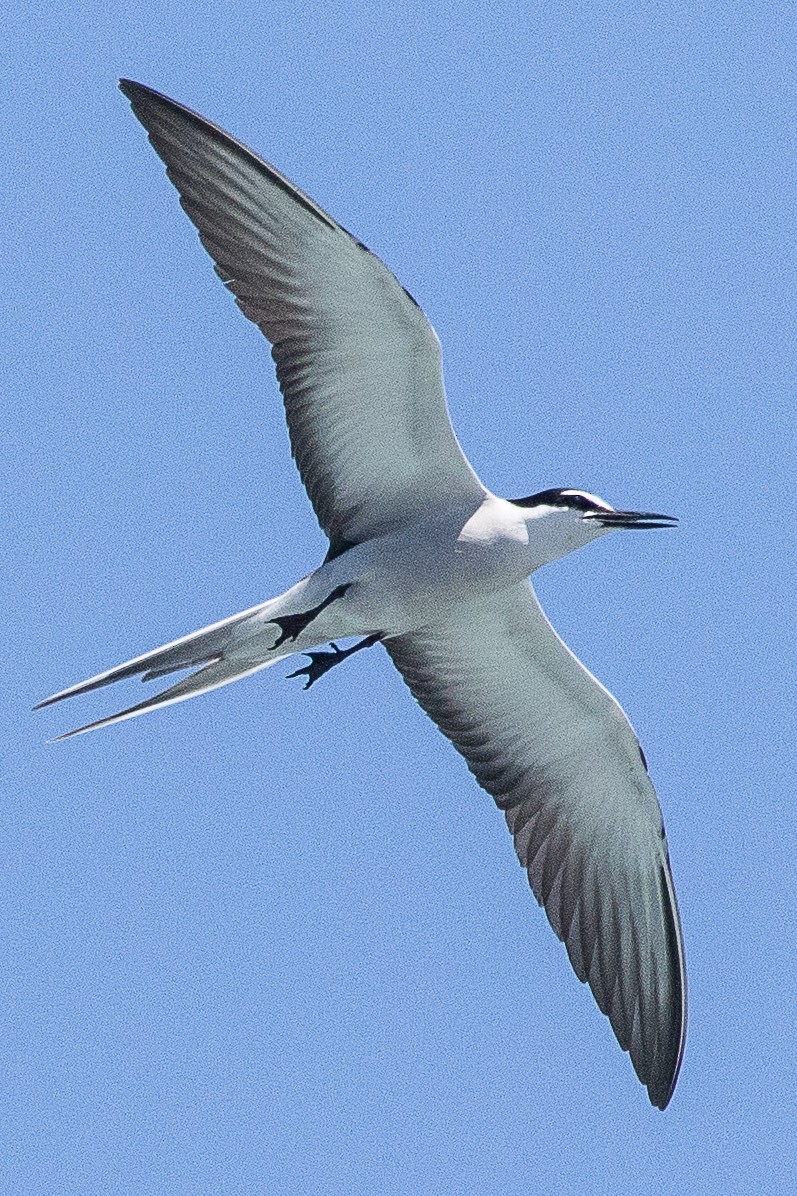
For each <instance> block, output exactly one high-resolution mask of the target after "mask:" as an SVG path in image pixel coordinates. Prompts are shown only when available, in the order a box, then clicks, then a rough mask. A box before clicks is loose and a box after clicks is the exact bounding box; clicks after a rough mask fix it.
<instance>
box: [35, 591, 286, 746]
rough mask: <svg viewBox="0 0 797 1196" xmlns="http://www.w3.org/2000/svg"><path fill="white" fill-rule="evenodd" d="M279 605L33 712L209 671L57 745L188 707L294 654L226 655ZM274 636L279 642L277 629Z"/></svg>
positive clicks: (143, 659)
mask: <svg viewBox="0 0 797 1196" xmlns="http://www.w3.org/2000/svg"><path fill="white" fill-rule="evenodd" d="M278 602H279V600H278V599H277V600H274V599H272V600H271V602H266V603H262V604H261V605H260V606H254V607H252V608H251V609H250V610H245V611H241V613H240V614H237V615H232V616H231V617H230V618H228V619H222V621H221V622H220V623H213V624H212V625H211V626H210V627H203V628H202V629H201V630H199V631H194V632H192V633H191V634H190V635H186V636H183V638H182V639H179V640H175V641H174V642H173V643H171V644H165V645H164V646H163V647H162V648H155V649H154V651H152V652H145V653H144V655H143V656H137V657H135V659H133V660H128V661H126V662H125V664H120V665H117V666H116V668H113V669H108V670H107V672H105V673H98V674H97V676H96V677H90V678H89V680H88V681H81V682H80V683H79V684H78V685H72V686H70V687H69V689H63V690H61V692H60V693H57V694H53V695H52V697H50V698H45V699H44V701H43V702H39V703H38V705H36V706H35V707H34V710H41V709H42V707H44V706H51V705H52V704H53V703H54V702H61V701H63V700H64V698H73V697H75V696H76V695H77V694H84V693H90V692H91V691H92V690H94V689H101V688H102V687H103V686H105V685H112V684H113V682H114V681H123V680H125V679H126V678H128V677H137V676H139V675H140V676H141V680H142V681H151V680H153V679H154V678H156V677H163V676H165V675H167V674H168V673H175V672H179V671H180V670H182V669H189V668H193V667H194V666H196V665H202V666H204V667H202V668H199V669H198V670H197V672H195V673H192V674H191V676H190V677H184V678H183V679H182V680H181V681H178V682H177V683H176V684H175V685H171V686H169V688H168V689H165V690H163V691H162V692H161V693H159V694H155V695H154V696H153V697H151V698H147V699H146V700H145V701H143V702H137V703H136V704H135V705H134V706H129V707H127V709H125V710H120V711H119V712H118V713H117V714H111V715H109V716H108V717H107V718H100V719H97V721H96V722H93V723H87V724H86V725H85V726H83V727H77V728H76V729H75V730H74V731H67V732H66V734H64V735H58V736H57V737H56V738H57V739H69V738H70V737H71V736H72V735H82V734H83V732H84V731H94V730H96V729H97V728H98V727H108V726H110V725H111V724H112V723H119V722H122V721H123V720H124V719H126V718H135V716H136V715H137V714H144V713H145V712H146V711H147V710H154V709H156V708H157V707H158V706H170V705H171V704H172V703H173V702H183V701H185V699H186V698H192V697H194V696H195V695H197V694H201V693H206V692H207V691H208V690H211V689H218V688H219V686H221V685H228V684H229V683H230V682H231V681H236V680H237V679H238V678H239V677H245V676H246V675H247V674H249V673H256V672H257V671H258V669H264V668H266V667H267V666H268V665H270V664H274V663H275V662H276V661H278V660H281V659H282V658H283V657H285V656H290V655H291V654H292V651H293V649H292V648H288V647H286V648H285V649H283V650H278V651H274V652H273V653H272V652H270V651H268V650H266V652H265V658H263V656H262V655H261V657H260V659H258V660H255V661H254V662H253V661H252V659H251V658H249V659H245V660H241V659H239V658H237V657H233V656H228V655H227V650H228V649H229V648H230V646H231V645H233V644H238V643H240V642H241V640H242V639H246V638H247V637H246V636H245V635H243V636H242V635H241V634H240V630H241V627H242V624H244V623H246V622H247V620H249V619H251V618H252V616H254V615H261V616H262V614H263V613H264V612H265V611H266V608H268V607H270V606H272V605H274V606H277V604H278ZM263 622H264V621H263V619H262V618H261V619H259V620H256V626H257V627H258V628H259V629H261V630H262V628H263ZM236 631H238V632H239V634H238V635H236ZM274 635H275V638H276V636H277V628H276V627H275V629H274Z"/></svg>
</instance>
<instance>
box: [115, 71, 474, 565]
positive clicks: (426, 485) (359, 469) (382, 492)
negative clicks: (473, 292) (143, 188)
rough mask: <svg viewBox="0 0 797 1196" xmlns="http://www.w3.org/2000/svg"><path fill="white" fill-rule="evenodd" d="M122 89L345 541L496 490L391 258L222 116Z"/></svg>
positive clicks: (431, 336) (313, 495)
mask: <svg viewBox="0 0 797 1196" xmlns="http://www.w3.org/2000/svg"><path fill="white" fill-rule="evenodd" d="M120 87H121V89H122V91H123V92H124V94H125V95H126V96H127V98H128V99H129V100H130V103H131V105H132V107H133V111H134V113H135V114H136V116H137V117H138V119H139V120H140V121H141V123H142V124H143V125H144V127H145V129H146V130H147V132H148V133H149V139H150V141H151V142H152V145H153V146H154V148H155V150H156V151H157V153H158V154H159V155H160V157H161V158H162V159H163V161H164V162H165V163H166V168H167V173H168V176H169V178H170V179H171V181H172V182H173V183H174V185H175V187H176V188H177V190H178V192H179V193H180V202H181V204H182V206H183V208H184V209H185V211H186V212H187V214H188V216H189V217H190V218H191V220H192V221H193V223H194V224H195V225H196V227H197V229H198V230H199V236H200V239H201V241H202V244H203V245H204V246H205V249H207V251H208V253H209V254H210V255H211V257H212V258H213V260H214V261H215V263H216V270H217V272H218V274H219V275H220V277H221V278H222V279H223V281H224V283H225V285H226V286H227V287H228V288H229V289H230V290H231V291H232V292H233V294H234V295H235V298H236V300H237V303H238V306H239V307H240V308H241V311H242V312H243V313H244V315H245V316H246V317H247V318H248V319H250V320H252V321H253V322H254V323H255V324H257V325H258V327H259V328H260V329H261V330H262V331H263V332H264V333H265V335H266V336H267V337H268V339H269V341H271V344H272V346H273V347H272V356H273V358H274V360H275V362H276V366H277V377H278V379H279V384H280V388H281V390H282V394H283V397H284V400H285V410H286V414H287V420H288V429H289V432H290V438H291V446H292V449H293V455H294V458H295V460H296V464H297V466H298V468H299V472H300V474H301V477H302V481H303V482H304V485H305V487H306V488H307V492H308V494H309V496H310V499H311V501H312V503H313V506H314V508H315V511H316V514H317V516H318V520H319V522H320V524H321V526H322V527H323V528H324V530H325V531H326V533H327V535H328V536H329V537H330V539H331V541H332V547H333V551H339V550H340V549H342V548H343V547H345V546H346V545H347V544H351V543H357V542H359V541H360V540H362V539H365V538H367V537H369V536H373V535H377V534H379V533H380V532H382V531H386V530H390V529H391V528H392V527H395V526H397V525H398V524H401V523H403V522H405V521H406V520H407V519H410V518H412V517H413V515H418V514H422V513H423V512H424V511H425V510H426V509H428V507H429V506H430V505H438V504H439V503H440V502H441V500H443V499H445V498H446V497H447V496H451V497H454V498H461V497H463V498H470V497H471V496H473V499H474V501H475V502H477V503H478V501H480V500H481V498H482V497H483V495H484V488H483V487H482V485H481V483H480V482H479V480H478V478H477V477H476V475H475V473H474V472H473V470H472V469H471V467H470V465H469V464H468V462H467V460H466V458H465V456H464V454H463V452H462V450H461V448H460V446H459V444H458V442H457V439H456V437H455V435H454V431H453V429H452V427H451V423H450V420H449V417H448V410H447V407H446V399H445V391H444V388H443V374H442V363H441V356H440V343H439V341H438V339H437V336H436V334H435V332H434V329H433V328H432V326H431V324H430V323H429V321H428V320H427V319H426V317H425V316H424V314H423V312H422V311H421V309H420V308H419V307H418V305H417V303H416V302H415V300H414V299H413V298H412V297H411V296H410V295H409V294H408V293H407V292H406V291H405V290H404V289H403V287H402V286H401V285H400V284H399V283H398V282H397V281H396V279H395V278H394V276H393V275H392V274H391V273H390V271H389V270H388V269H387V267H386V266H385V265H384V264H383V263H382V262H381V261H380V260H379V258H378V257H376V256H375V255H374V254H373V253H371V252H370V251H369V250H368V249H366V248H365V246H364V245H362V244H360V242H359V241H357V240H355V238H353V237H352V236H351V235H350V234H349V233H347V232H346V231H345V229H343V228H342V227H341V226H340V225H339V224H337V223H336V222H335V221H334V220H333V219H332V218H331V217H330V216H328V215H327V214H326V212H324V211H322V209H321V208H320V207H319V206H318V205H317V204H316V203H314V202H313V200H312V199H310V198H309V197H308V196H306V195H304V194H303V193H302V192H301V191H300V190H299V189H298V188H297V187H295V186H294V185H293V183H291V182H289V180H288V179H286V178H285V177H284V176H283V175H281V174H280V173H279V172H278V171H276V170H275V169H274V167H273V166H270V165H268V163H266V162H264V161H263V160H262V159H261V158H259V157H257V155H256V154H253V153H252V151H251V150H249V149H247V148H246V146H244V145H241V144H240V142H238V141H235V140H234V139H233V138H232V137H230V136H229V135H228V134H227V133H225V132H224V131H223V130H222V129H219V128H217V126H216V125H213V124H211V123H210V122H209V121H207V120H204V119H203V118H202V117H201V116H198V115H197V114H196V113H195V112H192V111H190V109H188V108H184V107H183V106H182V105H181V104H177V103H175V102H174V100H170V99H168V98H167V97H166V96H163V95H160V94H159V93H158V92H156V91H152V90H151V89H150V88H148V87H144V86H142V85H141V84H139V83H132V82H130V81H129V80H126V79H124V80H122V82H121V83H120Z"/></svg>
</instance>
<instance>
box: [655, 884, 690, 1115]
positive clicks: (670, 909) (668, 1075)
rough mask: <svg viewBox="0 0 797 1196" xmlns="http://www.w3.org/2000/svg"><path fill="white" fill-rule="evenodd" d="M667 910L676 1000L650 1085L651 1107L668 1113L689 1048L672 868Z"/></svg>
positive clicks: (664, 888) (664, 893)
mask: <svg viewBox="0 0 797 1196" xmlns="http://www.w3.org/2000/svg"><path fill="white" fill-rule="evenodd" d="M659 875H660V883H661V888H662V899H663V906H664V910H665V912H666V934H667V953H668V956H669V959H670V961H671V966H670V974H671V977H672V986H673V991H672V998H671V1003H670V1010H671V1014H670V1022H669V1027H668V1028H669V1033H668V1034H667V1036H666V1038H665V1039H664V1041H663V1044H662V1049H661V1052H660V1054H659V1060H660V1062H659V1061H658V1060H657V1062H658V1066H656V1067H654V1069H653V1072H652V1074H651V1076H650V1077H649V1078H648V1080H647V1081H646V1084H647V1089H648V1095H649V1096H650V1101H651V1104H653V1105H655V1106H656V1108H658V1109H662V1110H663V1109H666V1108H667V1106H668V1104H669V1103H670V1101H671V1100H672V1094H673V1093H674V1092H675V1086H676V1084H677V1083H678V1076H679V1074H680V1071H681V1064H682V1063H683V1058H684V1049H685V1047H686V1024H687V1014H686V1004H687V1003H686V960H685V956H684V944H683V935H682V933H681V922H680V918H679V915H678V904H677V902H676V899H675V890H674V887H673V883H672V877H671V876H670V870H669V866H664V865H662V867H661V869H660V873H659Z"/></svg>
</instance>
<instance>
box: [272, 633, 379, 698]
mask: <svg viewBox="0 0 797 1196" xmlns="http://www.w3.org/2000/svg"><path fill="white" fill-rule="evenodd" d="M381 638H382V636H381V635H380V634H379V633H377V634H376V635H368V636H366V637H365V639H364V640H360V642H359V643H358V644H354V645H353V646H352V647H351V648H339V647H338V645H337V644H335V643H330V645H329V646H330V648H331V649H332V651H331V652H327V651H324V652H305V653H304V655H305V656H306V657H307V658H308V659H309V661H310V663H309V664H306V665H305V666H304V668H302V669H296V671H295V672H294V673H288V678H291V677H301V676H303V675H306V676H307V681H306V683H305V686H304V688H305V689H309V688H310V686H311V685H314V684H315V682H316V681H318V680H319V678H320V677H323V676H324V673H328V672H329V670H330V669H332V668H334V667H335V665H336V664H342V663H343V661H344V660H346V659H347V658H348V657H349V656H353V655H354V653H355V652H359V651H360V650H361V649H362V648H372V647H373V645H374V644H378V643H379V641H380V640H381Z"/></svg>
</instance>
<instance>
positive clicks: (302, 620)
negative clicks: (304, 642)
mask: <svg viewBox="0 0 797 1196" xmlns="http://www.w3.org/2000/svg"><path fill="white" fill-rule="evenodd" d="M350 585H351V582H347V583H346V585H342V586H336V587H335V589H334V590H333V591H332V593H331V594H330V595H329V596H328V597H326V598H325V599H324V601H323V602H319V604H318V606H314V607H313V608H312V610H306V611H302V612H301V613H300V614H298V615H279V616H278V617H277V618H276V619H269V622H270V623H276V624H277V626H278V627H279V629H280V636H279V639H278V640H277V642H276V643H275V644H274V647H273V648H272V649H271V650H272V652H273V651H274V648H279V647H280V646H281V645H282V644H284V643H285V641H286V640H295V639H296V638H297V637H298V636H299V635H300V634H301V633H302V632H303V631H304V629H305V627H307V625H308V624H309V623H312V621H313V619H315V618H316V617H317V616H318V615H320V614H321V611H322V610H324V609H325V608H326V607H327V606H329V604H330V602H334V601H335V600H336V599H337V598H342V597H343V595H344V594H345V593H346V591H347V590H348V589H349V588H350Z"/></svg>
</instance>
